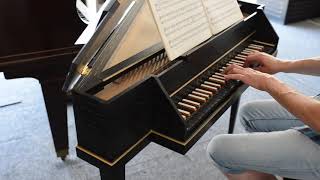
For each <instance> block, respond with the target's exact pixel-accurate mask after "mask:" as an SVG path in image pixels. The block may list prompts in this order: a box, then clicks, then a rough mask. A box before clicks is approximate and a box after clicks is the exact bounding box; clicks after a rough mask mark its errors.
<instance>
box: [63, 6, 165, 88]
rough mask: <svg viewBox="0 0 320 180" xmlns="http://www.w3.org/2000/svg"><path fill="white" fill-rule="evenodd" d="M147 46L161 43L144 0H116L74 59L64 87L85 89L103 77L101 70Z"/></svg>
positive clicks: (108, 68)
mask: <svg viewBox="0 0 320 180" xmlns="http://www.w3.org/2000/svg"><path fill="white" fill-rule="evenodd" d="M150 47H158V49H159V48H162V45H161V38H160V35H159V32H158V30H157V27H156V24H155V23H154V20H153V17H152V14H151V11H150V9H149V6H148V3H147V2H146V0H117V1H115V3H114V4H113V6H112V7H111V9H110V10H109V12H108V13H107V14H106V15H105V17H104V19H103V20H102V22H101V23H100V25H99V27H98V29H97V30H96V32H95V34H94V35H93V37H92V38H91V39H90V41H89V42H88V43H87V44H86V45H84V47H83V48H82V50H81V51H80V52H79V54H78V55H77V56H76V58H75V59H74V61H73V63H72V65H71V68H70V71H69V73H68V76H67V79H66V82H65V84H64V87H63V90H64V91H70V90H72V89H77V90H80V91H86V90H87V89H88V88H90V87H92V86H94V85H96V84H98V83H100V82H102V81H103V79H104V78H105V77H101V76H100V75H101V74H102V72H105V71H108V70H110V69H112V68H113V67H115V66H116V65H117V64H119V63H121V62H122V61H124V60H126V59H128V58H130V57H132V56H134V55H136V54H138V53H141V52H142V51H144V50H145V49H148V48H150ZM153 49H154V48H153ZM103 74H106V73H103Z"/></svg>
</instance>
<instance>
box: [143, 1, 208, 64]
mask: <svg viewBox="0 0 320 180" xmlns="http://www.w3.org/2000/svg"><path fill="white" fill-rule="evenodd" d="M149 5H150V7H151V10H152V12H153V16H154V19H155V21H156V24H157V26H158V29H159V32H160V35H161V38H162V41H163V43H164V46H165V48H166V51H167V54H168V57H169V59H170V60H174V59H175V58H177V57H179V56H180V55H182V54H184V53H185V52H187V51H188V50H190V49H192V48H194V47H195V46H197V45H199V44H200V43H202V42H203V41H205V40H206V39H208V38H210V37H211V35H212V32H211V30H210V25H209V23H208V19H207V15H206V14H205V11H204V7H203V4H202V2H201V0H149Z"/></svg>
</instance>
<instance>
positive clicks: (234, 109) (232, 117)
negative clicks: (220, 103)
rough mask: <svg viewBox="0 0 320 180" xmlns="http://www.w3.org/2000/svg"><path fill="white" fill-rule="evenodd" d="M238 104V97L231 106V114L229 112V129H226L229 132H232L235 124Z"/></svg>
mask: <svg viewBox="0 0 320 180" xmlns="http://www.w3.org/2000/svg"><path fill="white" fill-rule="evenodd" d="M239 104H240V97H239V98H238V99H237V100H236V101H235V102H234V103H233V105H232V106H231V114H230V122H229V130H228V133H229V134H232V133H233V130H234V125H235V123H236V119H237V113H238V109H239Z"/></svg>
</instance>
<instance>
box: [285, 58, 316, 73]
mask: <svg viewBox="0 0 320 180" xmlns="http://www.w3.org/2000/svg"><path fill="white" fill-rule="evenodd" d="M279 71H280V72H286V73H299V74H307V75H315V76H320V57H317V58H311V59H304V60H297V61H283V62H282V63H281V64H280V65H279Z"/></svg>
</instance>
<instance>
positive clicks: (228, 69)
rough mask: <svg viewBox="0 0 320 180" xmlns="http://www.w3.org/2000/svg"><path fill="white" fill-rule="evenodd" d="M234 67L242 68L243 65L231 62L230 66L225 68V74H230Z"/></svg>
mask: <svg viewBox="0 0 320 180" xmlns="http://www.w3.org/2000/svg"><path fill="white" fill-rule="evenodd" d="M234 68H238V69H241V68H242V67H241V66H238V65H235V64H231V65H230V66H228V67H227V68H226V69H225V70H224V72H223V73H224V74H228V73H229V72H230V71H231V70H232V69H234Z"/></svg>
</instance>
